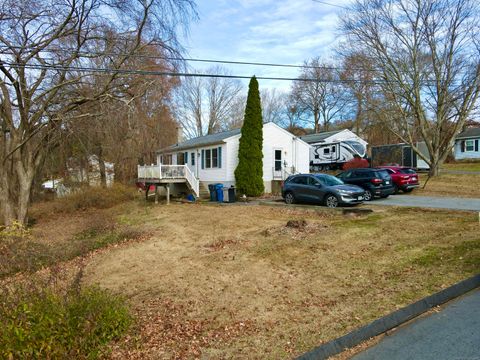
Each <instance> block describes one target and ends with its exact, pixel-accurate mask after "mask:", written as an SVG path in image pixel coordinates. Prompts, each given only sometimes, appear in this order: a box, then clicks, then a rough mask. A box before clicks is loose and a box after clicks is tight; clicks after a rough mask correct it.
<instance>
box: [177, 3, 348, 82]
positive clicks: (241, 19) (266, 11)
mask: <svg viewBox="0 0 480 360" xmlns="http://www.w3.org/2000/svg"><path fill="white" fill-rule="evenodd" d="M350 1H351V0H331V1H330V3H332V4H337V5H343V6H348V3H349V2H350ZM197 5H198V12H199V16H200V20H199V21H198V22H196V23H193V24H192V26H191V31H190V34H189V38H188V39H187V40H185V41H184V44H185V47H186V49H187V51H188V55H187V56H189V57H193V58H206V59H221V60H234V61H253V62H268V63H282V64H302V63H303V61H304V60H306V59H309V58H312V57H314V56H322V57H325V58H328V57H329V56H331V55H332V49H333V47H334V46H335V45H336V43H337V41H338V38H339V33H338V23H339V22H338V19H339V15H340V14H341V13H342V9H340V8H338V7H334V6H329V5H325V4H320V3H317V2H315V1H313V0H218V1H212V0H198V1H197ZM190 65H191V66H193V67H195V68H197V69H204V68H206V67H209V66H212V64H210V65H208V64H201V63H190ZM224 66H225V67H226V68H228V69H229V71H230V72H231V73H232V74H235V75H247V76H251V75H254V74H255V75H257V76H281V77H295V76H296V75H297V74H298V69H294V68H267V67H257V66H255V67H253V66H240V65H224ZM260 86H261V87H269V88H278V89H284V90H287V89H288V88H289V87H290V83H289V82H285V81H282V82H280V81H263V82H261V83H260Z"/></svg>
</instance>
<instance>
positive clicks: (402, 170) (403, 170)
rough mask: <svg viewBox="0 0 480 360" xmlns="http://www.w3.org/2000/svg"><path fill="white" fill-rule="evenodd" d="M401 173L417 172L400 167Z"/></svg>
mask: <svg viewBox="0 0 480 360" xmlns="http://www.w3.org/2000/svg"><path fill="white" fill-rule="evenodd" d="M400 172H401V173H402V174H416V173H417V172H416V171H415V170H413V169H400Z"/></svg>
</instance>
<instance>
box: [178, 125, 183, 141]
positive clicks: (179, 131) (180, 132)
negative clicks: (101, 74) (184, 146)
mask: <svg viewBox="0 0 480 360" xmlns="http://www.w3.org/2000/svg"><path fill="white" fill-rule="evenodd" d="M182 142H183V128H182V126H181V125H179V126H177V144H180V143H182Z"/></svg>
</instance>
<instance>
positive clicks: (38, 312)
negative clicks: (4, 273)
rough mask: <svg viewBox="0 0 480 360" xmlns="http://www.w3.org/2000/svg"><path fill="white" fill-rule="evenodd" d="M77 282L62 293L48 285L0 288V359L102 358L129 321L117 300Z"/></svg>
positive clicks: (37, 282) (122, 302) (124, 307)
mask: <svg viewBox="0 0 480 360" xmlns="http://www.w3.org/2000/svg"><path fill="white" fill-rule="evenodd" d="M53 273H55V272H53ZM53 276H54V277H58V274H55V275H53ZM78 280H79V279H78V277H75V278H74V279H73V281H70V284H69V285H68V286H67V287H63V289H60V287H58V286H55V285H54V284H55V283H56V280H55V281H53V282H52V279H49V280H48V281H42V280H39V279H36V280H35V281H34V280H30V281H29V282H28V283H25V282H24V283H20V284H19V283H16V284H9V285H4V286H2V287H0V329H2V330H1V331H0V358H2V359H60V358H61V359H65V358H76V359H95V358H98V357H101V356H102V355H105V354H106V352H107V351H108V347H107V346H106V345H107V344H108V343H109V342H111V341H114V340H117V339H119V338H120V337H121V336H122V335H123V334H124V333H125V332H126V331H127V329H128V328H129V326H130V325H131V323H132V317H131V315H130V312H129V309H128V306H127V304H126V302H125V300H124V299H123V298H121V297H119V296H116V295H114V294H112V293H109V292H107V291H104V290H101V289H100V288H96V287H88V288H85V289H81V288H80V285H79V281H78Z"/></svg>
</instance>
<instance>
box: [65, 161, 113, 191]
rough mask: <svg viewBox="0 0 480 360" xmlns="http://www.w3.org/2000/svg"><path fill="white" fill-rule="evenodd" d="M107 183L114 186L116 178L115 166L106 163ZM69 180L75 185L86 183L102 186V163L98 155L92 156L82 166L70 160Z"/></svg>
mask: <svg viewBox="0 0 480 360" xmlns="http://www.w3.org/2000/svg"><path fill="white" fill-rule="evenodd" d="M104 164H105V181H106V185H107V186H112V185H113V180H114V177H115V167H114V164H112V163H110V162H104ZM68 180H69V181H71V182H75V183H86V184H88V185H90V186H100V185H101V172H100V162H99V161H98V156H97V155H90V156H89V157H88V158H87V162H86V163H85V164H81V163H79V162H78V161H76V160H75V159H70V160H69V164H68Z"/></svg>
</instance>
